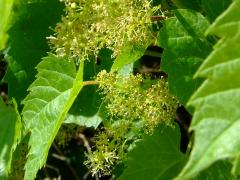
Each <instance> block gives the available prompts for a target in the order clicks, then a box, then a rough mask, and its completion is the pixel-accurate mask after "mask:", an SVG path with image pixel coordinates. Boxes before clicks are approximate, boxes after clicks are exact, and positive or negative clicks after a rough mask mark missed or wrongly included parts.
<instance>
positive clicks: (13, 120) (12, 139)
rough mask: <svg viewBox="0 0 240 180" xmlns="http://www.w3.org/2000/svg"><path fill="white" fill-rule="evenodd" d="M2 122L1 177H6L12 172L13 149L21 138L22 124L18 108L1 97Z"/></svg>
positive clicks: (0, 127)
mask: <svg viewBox="0 0 240 180" xmlns="http://www.w3.org/2000/svg"><path fill="white" fill-rule="evenodd" d="M15 106H16V104H15ZM0 124H1V126H0V179H6V177H7V175H8V174H9V172H10V168H11V159H12V155H13V151H14V149H15V148H16V146H17V144H18V141H19V140H20V138H21V129H22V125H21V120H20V116H19V114H18V113H17V108H15V109H14V108H13V107H10V106H9V107H8V106H6V105H5V104H4V102H3V100H2V98H1V97H0Z"/></svg>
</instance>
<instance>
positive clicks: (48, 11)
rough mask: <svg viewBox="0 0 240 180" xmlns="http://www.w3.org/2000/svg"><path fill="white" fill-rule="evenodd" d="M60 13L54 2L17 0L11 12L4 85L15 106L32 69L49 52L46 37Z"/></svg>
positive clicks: (30, 79) (53, 0)
mask: <svg viewBox="0 0 240 180" xmlns="http://www.w3.org/2000/svg"><path fill="white" fill-rule="evenodd" d="M1 2H2V1H1ZM1 7H2V6H1ZM0 12H1V11H0ZM61 13H62V5H61V4H60V2H59V1H58V0H51V1H48V0H35V1H34V2H30V1H25V0H21V1H20V2H19V3H18V4H17V5H16V7H15V8H14V13H13V16H12V19H13V20H14V22H13V23H12V25H11V28H10V29H9V32H8V34H9V49H8V51H7V62H8V69H7V72H6V75H5V77H4V81H6V82H7V83H8V96H9V97H10V98H11V97H14V98H15V99H16V101H17V102H18V104H20V102H21V101H22V100H23V99H24V97H25V96H26V95H27V88H28V87H29V85H30V84H31V83H32V82H33V80H34V76H35V74H36V70H35V69H34V67H35V66H36V65H37V64H38V63H39V62H40V61H41V58H42V57H44V56H46V55H47V52H48V51H49V47H48V43H47V39H46V37H47V36H49V35H50V34H52V33H53V31H52V30H50V28H49V27H50V26H52V27H54V26H55V24H56V22H58V21H60V15H61ZM1 18H2V17H1ZM0 29H1V28H0ZM16 87H17V88H16ZM20 108H21V107H20Z"/></svg>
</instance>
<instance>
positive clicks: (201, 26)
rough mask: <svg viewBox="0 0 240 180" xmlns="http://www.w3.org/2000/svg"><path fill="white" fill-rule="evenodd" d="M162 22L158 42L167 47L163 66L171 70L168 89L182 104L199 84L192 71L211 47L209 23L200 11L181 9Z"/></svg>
mask: <svg viewBox="0 0 240 180" xmlns="http://www.w3.org/2000/svg"><path fill="white" fill-rule="evenodd" d="M173 12H174V14H175V17H172V18H168V19H166V20H165V21H164V22H163V28H162V29H161V30H160V32H159V35H158V42H157V44H158V45H159V46H160V47H163V48H164V52H163V55H162V61H161V68H162V70H163V71H165V72H166V73H167V74H168V81H169V89H170V91H171V92H172V93H173V94H174V95H176V96H177V97H178V98H179V100H180V102H181V103H182V104H184V105H185V104H186V103H187V101H188V99H189V98H190V96H191V95H192V94H193V92H194V91H195V90H196V89H197V87H198V86H199V85H200V83H201V81H200V80H193V75H194V73H195V72H196V70H197V68H198V67H199V66H200V64H201V63H202V61H203V59H204V58H205V57H206V56H207V55H208V54H209V52H210V50H211V46H210V44H209V43H208V42H207V40H206V38H205V37H204V32H205V31H206V29H207V28H208V27H209V23H208V21H207V20H206V18H205V17H204V16H202V15H201V14H200V13H198V12H195V11H192V10H187V9H182V10H175V11H173Z"/></svg>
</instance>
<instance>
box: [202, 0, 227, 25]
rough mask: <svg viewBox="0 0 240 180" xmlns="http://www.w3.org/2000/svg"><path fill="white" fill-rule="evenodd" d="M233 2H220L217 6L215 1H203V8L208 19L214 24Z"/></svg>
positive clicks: (222, 0)
mask: <svg viewBox="0 0 240 180" xmlns="http://www.w3.org/2000/svg"><path fill="white" fill-rule="evenodd" d="M231 2H232V1H231V0H219V1H218V5H217V6H216V1H215V0H202V6H203V9H204V12H205V13H206V15H207V17H208V19H209V20H210V21H211V22H213V21H214V20H215V19H216V18H217V17H218V16H219V15H220V14H221V13H222V12H223V11H224V10H225V9H226V8H227V7H228V6H229V5H230V4H231Z"/></svg>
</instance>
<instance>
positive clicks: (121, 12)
mask: <svg viewBox="0 0 240 180" xmlns="http://www.w3.org/2000/svg"><path fill="white" fill-rule="evenodd" d="M62 1H63V2H64V3H65V5H66V9H65V12H66V13H65V16H63V17H62V21H61V22H60V23H58V24H57V25H56V27H55V34H54V35H52V36H50V37H48V39H49V42H50V44H51V46H52V47H53V49H55V51H56V53H57V55H59V56H68V57H71V58H73V59H77V60H85V59H89V58H90V57H92V56H93V57H97V55H98V53H99V51H100V49H102V48H109V49H111V50H112V51H113V54H112V56H113V57H116V56H117V55H118V54H119V53H121V51H122V49H123V47H124V46H125V45H126V44H128V45H129V44H130V46H131V45H136V44H137V45H138V46H144V47H145V46H147V45H148V44H149V43H150V42H152V41H153V35H152V21H151V16H152V15H153V14H156V13H158V12H160V11H159V10H160V7H159V6H155V7H151V1H148V0H124V1H122V0H62Z"/></svg>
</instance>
